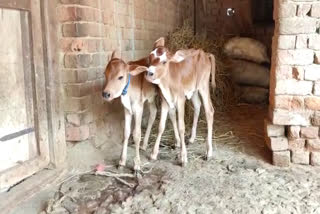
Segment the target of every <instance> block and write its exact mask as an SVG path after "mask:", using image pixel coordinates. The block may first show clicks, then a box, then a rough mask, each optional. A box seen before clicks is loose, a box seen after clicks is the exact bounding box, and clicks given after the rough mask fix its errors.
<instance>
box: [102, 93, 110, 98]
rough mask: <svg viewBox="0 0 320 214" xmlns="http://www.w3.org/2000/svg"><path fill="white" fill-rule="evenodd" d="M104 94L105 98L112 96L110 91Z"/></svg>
mask: <svg viewBox="0 0 320 214" xmlns="http://www.w3.org/2000/svg"><path fill="white" fill-rule="evenodd" d="M102 96H103V97H104V98H107V99H108V98H110V93H109V92H102Z"/></svg>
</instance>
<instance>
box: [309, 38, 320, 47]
mask: <svg viewBox="0 0 320 214" xmlns="http://www.w3.org/2000/svg"><path fill="white" fill-rule="evenodd" d="M309 48H310V49H313V50H320V34H312V35H310V36H309Z"/></svg>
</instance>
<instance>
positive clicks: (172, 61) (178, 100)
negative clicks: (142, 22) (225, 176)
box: [146, 38, 216, 166]
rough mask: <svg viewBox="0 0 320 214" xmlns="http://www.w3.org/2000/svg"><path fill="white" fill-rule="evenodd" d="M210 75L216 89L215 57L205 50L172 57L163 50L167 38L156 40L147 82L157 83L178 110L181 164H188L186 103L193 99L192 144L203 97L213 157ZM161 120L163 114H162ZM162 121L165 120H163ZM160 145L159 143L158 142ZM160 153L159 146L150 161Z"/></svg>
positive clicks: (212, 84)
mask: <svg viewBox="0 0 320 214" xmlns="http://www.w3.org/2000/svg"><path fill="white" fill-rule="evenodd" d="M210 74H211V79H212V80H211V86H212V88H213V89H215V87H216V85H215V57H214V56H213V55H212V54H207V53H205V52H204V51H202V50H193V49H190V50H181V51H177V52H176V53H175V54H171V53H170V52H169V51H168V49H167V48H165V47H164V39H163V38H160V39H159V40H157V41H156V44H155V49H154V50H153V51H152V52H151V54H150V66H149V68H148V71H147V74H146V79H147V80H148V81H149V82H152V83H153V84H156V85H158V86H159V88H160V89H161V92H162V94H163V96H164V98H165V100H166V101H167V103H168V105H169V107H170V108H171V109H174V108H177V110H178V127H179V134H180V139H181V163H182V165H183V166H184V165H186V164H187V161H188V160H187V151H186V146H185V141H184V135H185V123H184V109H185V101H186V98H187V99H191V100H192V102H193V105H194V108H195V113H194V120H193V128H192V133H191V139H190V141H191V142H193V141H194V139H195V137H196V128H197V122H198V118H199V113H200V106H201V101H200V98H199V94H200V95H201V98H202V102H203V104H204V109H205V112H206V118H207V129H208V133H207V154H206V157H207V159H209V158H211V157H212V131H213V130H212V129H213V128H212V127H213V116H214V109H213V106H212V102H211V97H210ZM161 117H162V115H161ZM160 121H162V120H160ZM160 134H162V133H160ZM159 142H160V141H159ZM158 152H159V143H158V142H156V145H155V147H154V150H153V154H152V156H151V158H153V159H156V158H157V155H158Z"/></svg>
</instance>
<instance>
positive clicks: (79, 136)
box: [66, 125, 90, 142]
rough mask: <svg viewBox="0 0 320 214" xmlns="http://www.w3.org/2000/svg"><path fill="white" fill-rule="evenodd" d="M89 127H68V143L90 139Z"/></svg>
mask: <svg viewBox="0 0 320 214" xmlns="http://www.w3.org/2000/svg"><path fill="white" fill-rule="evenodd" d="M89 133H90V132H89V126H88V125H84V126H80V127H66V141H71V142H77V141H84V140H87V139H88V138H89Z"/></svg>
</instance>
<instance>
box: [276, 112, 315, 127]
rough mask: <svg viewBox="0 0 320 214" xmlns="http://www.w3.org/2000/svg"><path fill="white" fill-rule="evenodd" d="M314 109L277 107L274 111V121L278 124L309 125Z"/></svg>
mask: <svg viewBox="0 0 320 214" xmlns="http://www.w3.org/2000/svg"><path fill="white" fill-rule="evenodd" d="M311 115H312V111H305V110H303V111H288V110H282V109H275V110H274V111H273V112H272V122H273V124H278V125H297V126H299V125H301V126H309V125H310V117H311Z"/></svg>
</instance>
